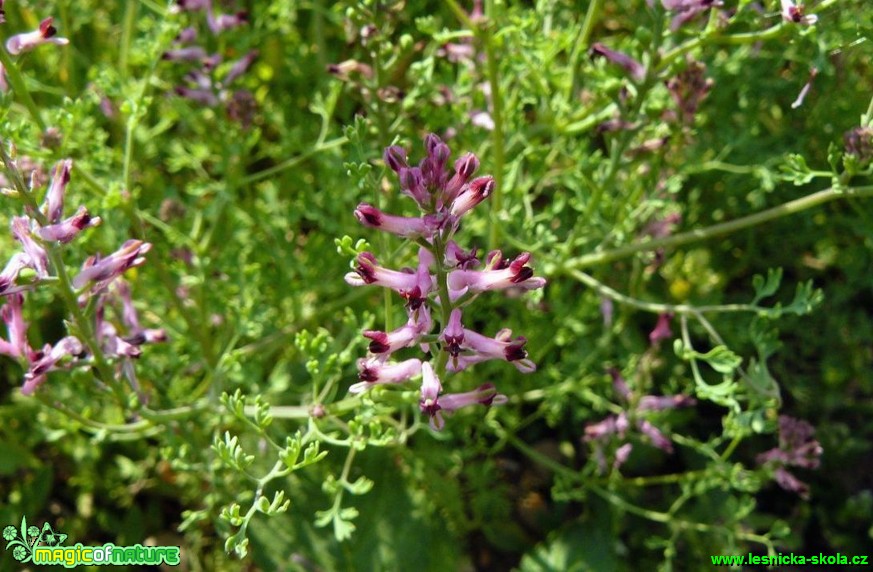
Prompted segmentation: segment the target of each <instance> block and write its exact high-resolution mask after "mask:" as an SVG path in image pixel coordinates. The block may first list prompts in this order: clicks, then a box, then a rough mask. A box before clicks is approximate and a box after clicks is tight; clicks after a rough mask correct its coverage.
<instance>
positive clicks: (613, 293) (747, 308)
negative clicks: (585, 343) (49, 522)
mask: <svg viewBox="0 0 873 572" xmlns="http://www.w3.org/2000/svg"><path fill="white" fill-rule="evenodd" d="M567 274H569V275H570V276H572V277H573V278H575V279H576V280H578V281H579V282H582V283H583V284H585V285H586V286H589V287H591V288H593V289H594V290H596V291H597V292H598V293H600V294H602V295H604V296H606V297H607V298H611V299H613V300H615V301H616V302H621V303H622V304H626V305H628V306H631V307H633V308H637V309H640V310H645V311H646V312H652V313H655V314H663V313H666V312H672V313H675V314H695V315H696V314H701V313H708V312H709V313H713V312H719V313H721V312H764V311H766V310H767V309H766V308H761V307H759V306H755V305H753V304H716V305H712V306H690V305H688V304H662V303H658V302H646V301H645V300H638V299H636V298H631V297H630V296H626V295H625V294H622V293H621V292H619V291H618V290H614V289H613V288H610V287H609V286H607V285H606V284H604V283H602V282H600V281H599V280H597V279H596V278H594V277H593V276H591V275H589V274H586V273H584V272H582V271H580V270H569V271H567Z"/></svg>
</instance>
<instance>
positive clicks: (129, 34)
mask: <svg viewBox="0 0 873 572" xmlns="http://www.w3.org/2000/svg"><path fill="white" fill-rule="evenodd" d="M137 4H138V2H136V1H135V0H127V2H126V3H125V7H124V27H123V28H122V29H121V46H120V49H119V51H118V69H119V71H120V72H121V78H122V80H124V79H127V60H128V56H129V55H130V43H131V41H132V40H133V29H134V25H135V24H136V8H137Z"/></svg>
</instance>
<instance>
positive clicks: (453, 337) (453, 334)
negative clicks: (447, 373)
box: [440, 308, 464, 358]
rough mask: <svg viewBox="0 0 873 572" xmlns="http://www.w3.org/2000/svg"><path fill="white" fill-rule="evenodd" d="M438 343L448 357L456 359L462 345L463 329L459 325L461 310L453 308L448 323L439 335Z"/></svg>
mask: <svg viewBox="0 0 873 572" xmlns="http://www.w3.org/2000/svg"><path fill="white" fill-rule="evenodd" d="M440 341H441V342H443V347H444V348H445V350H446V351H447V352H449V355H451V356H452V357H453V358H457V357H458V355H459V354H460V353H461V349H462V345H463V343H464V327H463V326H462V325H461V309H460V308H455V309H454V310H452V313H451V314H450V316H449V323H448V324H446V327H445V329H443V333H442V335H440Z"/></svg>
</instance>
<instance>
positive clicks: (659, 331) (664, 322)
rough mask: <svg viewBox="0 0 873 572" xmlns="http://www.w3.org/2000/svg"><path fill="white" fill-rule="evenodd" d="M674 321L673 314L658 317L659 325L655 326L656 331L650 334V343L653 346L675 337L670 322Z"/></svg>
mask: <svg viewBox="0 0 873 572" xmlns="http://www.w3.org/2000/svg"><path fill="white" fill-rule="evenodd" d="M672 319H673V314H670V313H667V314H660V315H658V323H657V324H655V329H653V330H652V331H651V333H649V341H650V342H651V343H652V345H655V344H657V343H659V342H660V341H661V340H669V339H670V338H671V337H673V332H672V331H671V330H670V320H672Z"/></svg>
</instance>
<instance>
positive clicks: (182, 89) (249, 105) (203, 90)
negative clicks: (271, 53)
mask: <svg viewBox="0 0 873 572" xmlns="http://www.w3.org/2000/svg"><path fill="white" fill-rule="evenodd" d="M175 11H177V12H201V11H202V12H206V23H207V25H208V28H209V31H210V32H211V34H212V35H215V36H217V35H219V34H221V33H222V32H224V31H225V30H230V29H232V28H236V27H238V26H242V25H245V24H247V23H248V14H247V13H246V12H245V11H240V12H236V13H233V14H219V13H217V12H216V11H215V8H214V7H213V5H212V0H178V2H177V4H176V6H175ZM196 42H197V30H196V29H195V28H193V27H188V28H185V29H184V30H182V31H181V32H180V33H179V35H178V36H177V37H176V39H175V41H174V45H173V48H172V49H170V50H167V51H166V52H164V55H163V59H164V60H167V61H171V62H176V63H185V64H190V63H194V64H197V65H198V67H195V68H194V69H191V70H189V71H188V72H187V73H186V74H185V76H184V82H185V83H184V84H183V85H178V86H176V88H175V92H176V94H177V95H180V96H182V97H184V98H186V99H190V100H191V101H193V102H195V103H199V104H201V105H206V106H209V107H216V106H218V105H225V106H226V109H227V113H228V115H229V116H230V118H231V119H233V120H235V121H238V122H239V123H241V124H242V125H243V126H244V127H248V126H249V125H250V124H251V122H252V117H253V115H254V110H255V107H256V104H255V98H254V95H252V93H251V92H249V91H248V90H235V91H233V92H231V91H230V90H229V89H228V86H229V85H230V84H231V83H233V82H234V81H235V80H237V79H238V78H240V77H241V76H242V75H243V74H245V73H246V71H248V69H249V68H250V67H251V65H252V63H254V61H255V58H257V56H258V52H257V50H252V51H250V52H248V53H247V54H246V55H244V56H242V57H241V58H238V59H236V60H235V61H233V62H231V64H230V66H229V67H228V68H227V71H226V72H224V75H223V76H221V77H220V79H219V78H218V77H216V75H215V72H216V70H217V69H218V67H219V65H220V64H221V63H222V62H223V61H224V58H223V56H222V55H221V54H219V53H213V54H210V53H209V52H208V51H207V49H206V48H205V47H203V46H202V45H200V44H197V43H196Z"/></svg>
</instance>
